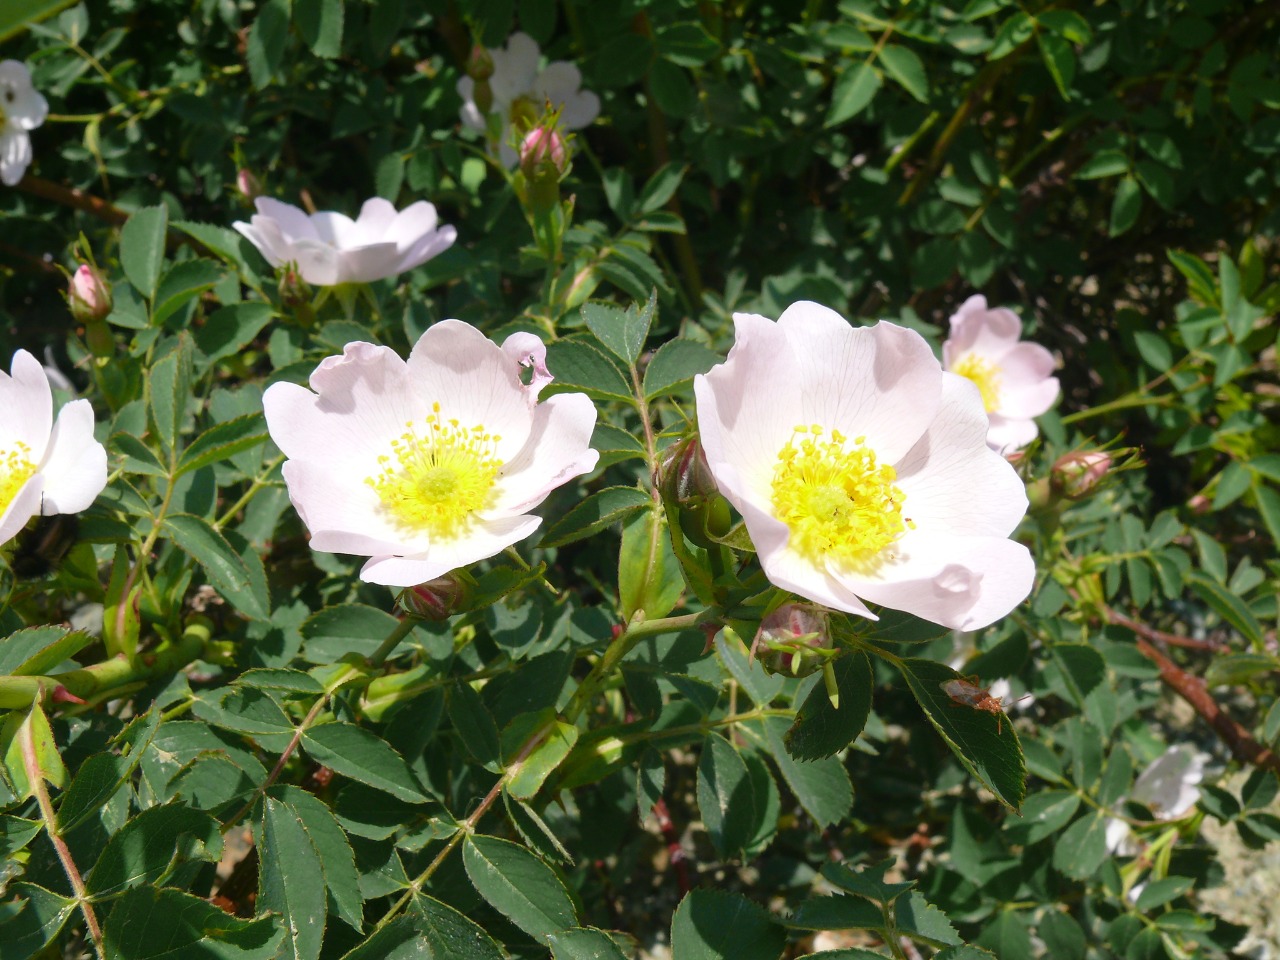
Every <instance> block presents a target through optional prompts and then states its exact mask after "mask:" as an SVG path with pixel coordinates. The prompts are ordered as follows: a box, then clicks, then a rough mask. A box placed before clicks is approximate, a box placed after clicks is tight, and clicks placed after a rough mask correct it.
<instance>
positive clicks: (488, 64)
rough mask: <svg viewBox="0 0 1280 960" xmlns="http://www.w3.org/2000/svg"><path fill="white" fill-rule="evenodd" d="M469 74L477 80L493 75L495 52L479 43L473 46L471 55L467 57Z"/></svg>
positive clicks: (486, 78)
mask: <svg viewBox="0 0 1280 960" xmlns="http://www.w3.org/2000/svg"><path fill="white" fill-rule="evenodd" d="M467 76H468V77H470V78H471V79H472V80H476V81H480V80H488V79H489V78H490V77H492V76H493V54H492V53H490V52H489V51H488V50H486V49H485V48H484V47H482V46H480V44H478V43H477V44H476V45H475V46H474V47H472V48H471V56H469V57H467Z"/></svg>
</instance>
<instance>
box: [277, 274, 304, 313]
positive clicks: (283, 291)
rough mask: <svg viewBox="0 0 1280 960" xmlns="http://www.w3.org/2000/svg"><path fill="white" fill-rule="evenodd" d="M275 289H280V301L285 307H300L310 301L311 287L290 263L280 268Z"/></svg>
mask: <svg viewBox="0 0 1280 960" xmlns="http://www.w3.org/2000/svg"><path fill="white" fill-rule="evenodd" d="M277 289H278V290H279V291H280V302H281V303H283V304H284V305H285V306H286V307H301V306H304V305H306V304H309V303H310V302H311V287H309V286H308V285H307V281H305V280H303V279H302V275H301V274H300V273H298V268H297V267H296V266H294V265H293V264H291V263H290V264H286V265H285V266H283V267H281V268H280V279H279V284H278V286H277Z"/></svg>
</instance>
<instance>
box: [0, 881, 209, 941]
mask: <svg viewBox="0 0 1280 960" xmlns="http://www.w3.org/2000/svg"><path fill="white" fill-rule="evenodd" d="M5 895H6V897H9V898H13V902H14V903H15V905H16V906H18V907H19V909H20V912H19V913H18V914H17V916H15V917H13V918H12V919H11V920H9V921H8V922H7V923H4V924H0V953H2V954H3V955H4V956H6V957H14V958H15V960H16V958H20V957H21V958H25V957H33V956H35V955H36V954H37V953H39V952H40V951H41V950H43V949H44V947H45V945H46V944H48V943H50V942H51V941H52V940H53V938H54V937H56V936H57V935H58V932H59V931H60V930H62V928H63V926H64V925H65V924H66V922H67V920H68V918H69V917H70V916H71V913H72V911H74V910H75V908H76V902H75V900H73V899H72V898H70V897H64V896H61V895H60V894H57V893H53V892H52V891H49V890H46V889H45V888H44V887H38V886H36V885H35V884H34V883H15V884H13V886H11V887H9V888H8V889H7V890H6V891H5ZM6 905H7V904H6ZM215 909H216V908H215Z"/></svg>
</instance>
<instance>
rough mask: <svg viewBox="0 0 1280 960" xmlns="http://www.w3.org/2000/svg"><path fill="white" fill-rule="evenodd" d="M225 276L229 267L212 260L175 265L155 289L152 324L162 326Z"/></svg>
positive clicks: (184, 262)
mask: <svg viewBox="0 0 1280 960" xmlns="http://www.w3.org/2000/svg"><path fill="white" fill-rule="evenodd" d="M225 274H226V267H224V266H223V265H222V264H220V263H215V262H214V261H212V260H184V261H183V262H182V263H175V264H174V265H173V266H172V267H170V268H169V272H168V273H166V274H165V275H164V278H163V279H162V280H161V281H160V285H159V286H158V287H156V295H155V304H154V306H153V307H152V308H151V322H152V323H153V324H154V325H156V326H157V327H158V326H160V325H161V324H163V323H164V322H165V321H166V320H168V319H169V318H170V317H171V316H173V315H174V314H175V313H177V312H178V311H179V310H181V309H182V308H183V307H184V306H186V305H187V303H189V302H190V301H191V300H193V299H195V298H196V297H198V296H200V294H202V293H204V291H206V290H208V289H210V288H211V287H213V286H214V284H216V283H217V282H218V281H219V280H221V279H222V278H223V276H225Z"/></svg>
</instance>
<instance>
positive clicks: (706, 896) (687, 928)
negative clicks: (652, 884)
mask: <svg viewBox="0 0 1280 960" xmlns="http://www.w3.org/2000/svg"><path fill="white" fill-rule="evenodd" d="M786 941H787V935H786V931H785V930H783V928H782V927H781V926H779V925H778V924H777V923H775V922H774V921H773V919H772V918H771V917H770V916H769V914H768V913H766V912H765V911H764V910H763V909H762V908H761V907H759V906H757V905H756V904H754V903H752V902H751V901H750V900H748V899H747V898H746V897H743V896H741V895H739V894H736V893H729V892H728V891H724V890H691V891H690V892H689V893H688V894H686V895H685V898H684V899H683V900H681V901H680V906H678V907H677V908H676V913H675V916H674V917H672V919H671V956H672V960H730V958H732V960H778V958H779V957H780V956H781V955H782V950H783V948H784V947H785V946H786Z"/></svg>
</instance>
